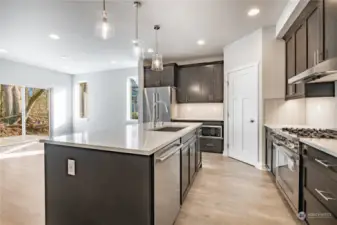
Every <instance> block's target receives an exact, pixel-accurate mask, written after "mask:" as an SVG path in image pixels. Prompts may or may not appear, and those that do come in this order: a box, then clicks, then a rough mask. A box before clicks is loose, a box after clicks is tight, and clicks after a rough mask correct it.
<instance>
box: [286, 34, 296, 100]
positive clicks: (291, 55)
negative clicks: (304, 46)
mask: <svg viewBox="0 0 337 225" xmlns="http://www.w3.org/2000/svg"><path fill="white" fill-rule="evenodd" d="M286 52H287V53H286V55H287V59H286V67H287V76H286V83H287V91H286V95H287V96H291V95H294V94H295V85H288V79H289V78H291V77H293V76H295V38H294V37H290V39H289V40H288V41H287V42H286Z"/></svg>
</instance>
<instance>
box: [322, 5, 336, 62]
mask: <svg viewBox="0 0 337 225" xmlns="http://www.w3.org/2000/svg"><path fill="white" fill-rule="evenodd" d="M324 21H325V22H324V24H325V29H324V31H325V33H324V43H325V45H324V46H325V51H324V57H325V59H331V58H334V57H337V41H336V40H337V1H336V0H325V1H324Z"/></svg>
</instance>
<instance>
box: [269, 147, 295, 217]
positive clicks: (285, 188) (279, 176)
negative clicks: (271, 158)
mask: <svg viewBox="0 0 337 225" xmlns="http://www.w3.org/2000/svg"><path fill="white" fill-rule="evenodd" d="M274 148H275V149H276V182H277V184H278V186H279V187H280V188H281V191H282V192H283V193H284V195H285V197H286V199H287V200H288V202H289V203H290V204H291V206H292V208H293V210H294V211H295V212H298V205H299V176H300V173H299V161H300V160H299V155H297V154H296V153H294V152H292V151H291V150H289V149H288V148H286V147H285V146H283V145H278V144H275V143H274Z"/></svg>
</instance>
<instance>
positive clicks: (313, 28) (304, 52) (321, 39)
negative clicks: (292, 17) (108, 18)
mask: <svg viewBox="0 0 337 225" xmlns="http://www.w3.org/2000/svg"><path fill="white" fill-rule="evenodd" d="M336 9H337V1H336V0H324V1H323V0H315V1H310V2H309V4H308V6H307V7H306V8H305V9H304V11H303V12H302V13H301V15H300V16H299V17H298V19H297V20H296V21H295V22H294V24H293V25H292V27H291V28H290V30H289V31H288V32H287V34H286V35H285V37H284V39H285V41H286V76H285V82H286V84H287V85H286V96H285V98H286V99H293V98H305V97H332V96H335V90H334V85H333V82H327V83H319V84H317V83H299V84H294V85H288V79H289V78H291V77H293V76H296V75H298V74H300V73H302V72H304V71H306V70H307V69H309V68H312V67H314V66H315V65H317V64H319V63H320V62H322V61H324V60H326V59H328V58H331V57H336V56H337V48H336V47H337V42H336V41H335V40H337V39H336V38H337V11H336Z"/></svg>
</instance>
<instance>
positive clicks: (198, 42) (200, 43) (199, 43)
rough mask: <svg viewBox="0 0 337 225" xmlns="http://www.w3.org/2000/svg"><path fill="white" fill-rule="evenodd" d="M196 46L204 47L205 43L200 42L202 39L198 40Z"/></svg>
mask: <svg viewBox="0 0 337 225" xmlns="http://www.w3.org/2000/svg"><path fill="white" fill-rule="evenodd" d="M197 44H198V45H204V44H205V41H204V40H202V39H200V40H198V41H197Z"/></svg>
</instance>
